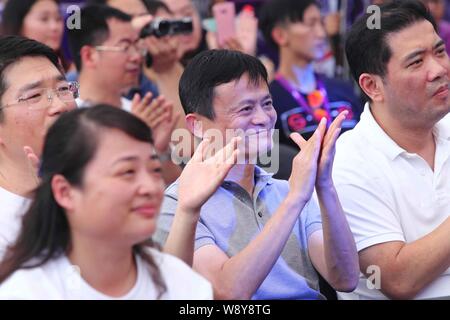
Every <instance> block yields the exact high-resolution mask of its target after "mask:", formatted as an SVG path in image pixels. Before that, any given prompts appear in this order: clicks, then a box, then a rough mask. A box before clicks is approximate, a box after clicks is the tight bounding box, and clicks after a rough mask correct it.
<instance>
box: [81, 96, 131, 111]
mask: <svg viewBox="0 0 450 320" xmlns="http://www.w3.org/2000/svg"><path fill="white" fill-rule="evenodd" d="M75 102H76V104H77V106H78V108H86V107H90V106H91V103H89V102H87V101H84V100H82V99H81V98H77V99H76V100H75ZM120 102H121V103H122V105H121V106H120V107H121V108H122V110H125V111H128V112H131V100H128V99H127V98H124V97H122V98H120Z"/></svg>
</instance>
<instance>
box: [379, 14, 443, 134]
mask: <svg viewBox="0 0 450 320" xmlns="http://www.w3.org/2000/svg"><path fill="white" fill-rule="evenodd" d="M387 42H388V45H389V47H390V49H391V51H392V57H391V59H390V60H389V62H388V64H387V74H386V76H385V78H384V81H383V84H382V91H383V92H382V94H383V98H384V100H385V101H384V103H385V105H387V108H388V110H387V111H388V112H390V114H391V115H392V116H393V117H395V118H397V119H399V121H401V122H402V123H404V124H406V125H411V126H415V127H417V126H419V127H425V128H426V127H429V126H430V125H431V126H433V125H434V124H435V123H436V122H437V121H438V120H440V119H441V118H442V117H444V115H446V114H447V113H448V112H449V111H450V97H449V91H448V85H449V79H450V60H449V57H448V55H447V53H446V50H445V44H444V43H443V41H442V39H441V38H440V37H439V36H438V35H437V34H436V32H435V30H434V28H433V26H432V24H431V23H430V22H428V21H420V22H417V23H414V24H413V25H411V26H409V27H407V28H405V29H403V30H401V31H399V32H396V33H393V34H391V35H389V36H388V38H387Z"/></svg>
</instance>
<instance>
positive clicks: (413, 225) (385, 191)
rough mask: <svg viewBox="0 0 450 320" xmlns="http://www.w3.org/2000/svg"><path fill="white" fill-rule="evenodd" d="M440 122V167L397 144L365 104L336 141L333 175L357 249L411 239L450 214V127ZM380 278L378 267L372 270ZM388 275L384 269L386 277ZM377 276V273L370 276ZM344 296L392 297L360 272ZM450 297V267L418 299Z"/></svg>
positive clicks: (436, 130)
mask: <svg viewBox="0 0 450 320" xmlns="http://www.w3.org/2000/svg"><path fill="white" fill-rule="evenodd" d="M448 120H449V119H448V118H447V119H445V120H443V121H441V122H439V123H438V124H436V126H435V128H434V137H435V141H436V155H435V168H434V171H433V170H431V168H430V167H429V165H428V164H427V163H426V161H425V160H424V159H422V158H421V157H420V156H418V155H417V154H411V153H408V152H406V150H404V149H402V148H401V147H400V146H398V145H397V144H396V143H395V142H394V141H393V140H392V139H391V138H390V137H389V136H388V135H387V134H386V133H385V132H384V131H383V129H382V128H381V127H380V126H379V125H378V123H377V122H376V121H375V119H374V117H373V116H372V113H371V112H370V108H369V106H368V105H366V107H365V109H364V112H363V114H362V115H361V120H360V122H359V123H358V124H357V125H356V127H355V128H354V129H353V130H351V131H348V132H346V133H344V134H343V135H342V136H341V137H340V138H339V140H338V142H337V146H336V157H335V161H334V166H333V179H334V183H335V185H336V189H337V192H338V195H339V199H340V201H341V203H342V207H343V209H344V211H345V213H346V215H347V219H348V222H349V224H350V227H351V229H352V232H353V235H354V237H355V241H356V246H357V249H358V251H361V250H363V249H365V248H368V247H370V246H373V245H376V244H380V243H385V242H389V241H402V242H405V243H411V242H413V241H416V240H418V239H420V238H422V237H423V236H425V235H427V234H429V233H430V232H432V231H433V230H435V229H436V228H437V227H438V226H439V225H440V224H442V223H443V222H444V221H445V220H446V219H447V218H448V217H449V216H450V130H449V129H450V127H449V124H450V123H449V122H448ZM368 273H369V274H373V275H374V277H373V279H376V276H375V273H374V270H368ZM382 276H383V275H382V274H381V277H382ZM371 278H372V277H371ZM339 297H340V298H343V299H387V297H386V296H384V295H383V294H382V293H381V291H379V290H376V289H369V288H368V285H367V279H366V278H365V277H364V276H363V275H362V274H361V275H360V281H359V285H358V287H357V289H356V290H355V291H354V293H352V294H339ZM428 298H450V268H449V269H447V270H446V271H445V272H444V273H443V274H442V275H440V276H439V277H438V278H437V279H436V280H435V281H433V282H432V283H431V284H430V285H428V286H427V287H426V288H424V289H423V290H422V291H421V292H420V293H419V294H418V295H417V296H416V297H415V299H428Z"/></svg>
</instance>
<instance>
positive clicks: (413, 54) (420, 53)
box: [404, 39, 445, 61]
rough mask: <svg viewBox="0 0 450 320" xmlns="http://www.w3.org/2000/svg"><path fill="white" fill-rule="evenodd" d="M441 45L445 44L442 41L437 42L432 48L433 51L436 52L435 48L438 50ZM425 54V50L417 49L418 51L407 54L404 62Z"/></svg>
mask: <svg viewBox="0 0 450 320" xmlns="http://www.w3.org/2000/svg"><path fill="white" fill-rule="evenodd" d="M442 45H445V42H444V40H442V39H441V40H439V41H438V42H437V43H436V44H435V45H434V46H433V50H436V49H437V48H439V47H440V46H442ZM425 52H426V50H425V49H418V50H415V51H413V52H412V53H410V54H408V55H407V56H406V57H405V59H404V61H409V60H412V59H414V58H415V57H417V56H420V55H422V54H424V53H425Z"/></svg>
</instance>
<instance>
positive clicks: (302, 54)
mask: <svg viewBox="0 0 450 320" xmlns="http://www.w3.org/2000/svg"><path fill="white" fill-rule="evenodd" d="M281 28H282V30H283V31H282V32H283V34H284V36H283V37H282V38H283V39H282V40H281V42H280V43H279V45H280V47H284V48H286V49H288V50H289V51H291V52H292V54H293V55H294V56H296V57H297V58H298V59H301V60H304V61H306V62H307V63H310V62H312V61H314V60H316V59H319V58H321V57H322V55H323V54H324V52H323V47H324V44H325V41H326V31H325V28H324V25H323V22H322V17H321V15H320V10H319V8H318V7H317V6H315V5H311V6H309V7H308V8H307V9H306V10H305V12H304V14H303V21H298V22H287V23H286V24H285V25H281Z"/></svg>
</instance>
